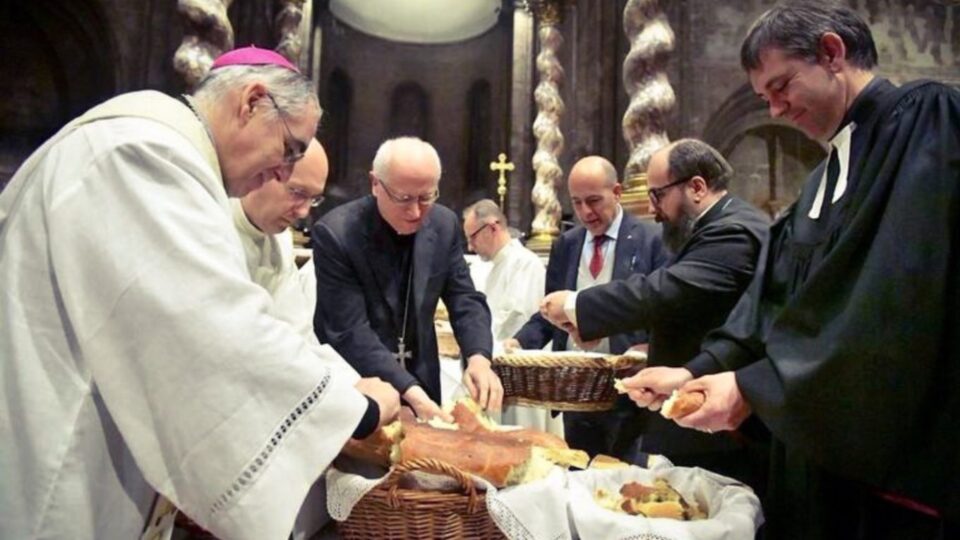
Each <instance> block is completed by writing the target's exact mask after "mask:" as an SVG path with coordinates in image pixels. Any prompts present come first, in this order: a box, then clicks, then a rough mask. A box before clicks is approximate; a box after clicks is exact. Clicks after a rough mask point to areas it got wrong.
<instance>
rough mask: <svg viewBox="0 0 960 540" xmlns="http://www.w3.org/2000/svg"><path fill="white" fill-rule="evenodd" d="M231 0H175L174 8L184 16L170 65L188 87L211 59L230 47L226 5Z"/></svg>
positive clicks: (205, 71) (231, 29) (206, 69)
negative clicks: (181, 31)
mask: <svg viewBox="0 0 960 540" xmlns="http://www.w3.org/2000/svg"><path fill="white" fill-rule="evenodd" d="M232 3H233V0H178V2H177V11H179V12H180V16H181V17H183V19H184V22H185V24H184V27H185V30H184V33H183V40H182V41H181V42H180V46H179V47H178V48H177V52H176V53H175V54H174V55H173V67H174V69H175V70H176V71H177V73H179V74H180V75H181V76H182V77H183V80H184V82H185V83H186V85H187V89H188V90H193V88H194V87H195V86H196V85H197V83H198V82H200V79H202V78H203V77H204V76H205V75H206V74H207V72H208V71H210V66H211V65H213V60H214V59H215V58H216V57H217V56H219V55H220V54H221V53H223V52H224V51H228V50H230V49H232V48H233V27H232V26H231V25H230V19H228V18H227V8H229V7H230V4H232Z"/></svg>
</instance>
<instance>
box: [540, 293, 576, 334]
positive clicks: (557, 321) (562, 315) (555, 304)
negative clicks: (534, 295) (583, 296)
mask: <svg viewBox="0 0 960 540" xmlns="http://www.w3.org/2000/svg"><path fill="white" fill-rule="evenodd" d="M569 294H570V291H554V292H552V293H550V294H548V295H546V296H544V297H543V300H541V301H540V315H541V316H543V318H544V319H546V320H548V321H550V323H551V324H553V325H555V326H559V327H560V328H564V325H565V324H570V323H571V322H572V321H571V320H570V318H569V317H567V313H566V311H564V310H563V303H564V302H566V300H567V296H568V295H569Z"/></svg>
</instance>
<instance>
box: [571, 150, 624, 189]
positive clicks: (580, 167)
mask: <svg viewBox="0 0 960 540" xmlns="http://www.w3.org/2000/svg"><path fill="white" fill-rule="evenodd" d="M617 181H618V179H617V169H615V168H614V166H613V164H612V163H610V162H609V161H607V159H606V158H603V157H601V156H587V157H585V158H583V159H581V160H580V161H578V162H576V163H574V165H573V168H572V169H570V177H569V182H570V183H571V184H572V183H574V182H577V183H584V182H589V183H596V182H601V183H602V184H603V186H604V187H609V188H612V187H613V185H614V184H616V183H617Z"/></svg>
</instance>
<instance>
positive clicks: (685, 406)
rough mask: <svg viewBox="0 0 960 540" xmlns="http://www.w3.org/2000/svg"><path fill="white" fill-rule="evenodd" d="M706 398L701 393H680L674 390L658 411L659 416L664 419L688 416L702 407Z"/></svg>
mask: <svg viewBox="0 0 960 540" xmlns="http://www.w3.org/2000/svg"><path fill="white" fill-rule="evenodd" d="M706 399H707V396H706V394H704V393H703V392H681V391H679V390H674V391H673V393H672V394H670V397H669V398H667V400H666V401H664V402H663V407H661V409H660V415H661V416H663V417H664V418H668V419H671V420H672V419H674V418H683V417H684V416H687V415H688V414H690V413H692V412H694V411H696V410H697V409H699V408H700V407H703V402H704V401H706Z"/></svg>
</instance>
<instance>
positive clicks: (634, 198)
mask: <svg viewBox="0 0 960 540" xmlns="http://www.w3.org/2000/svg"><path fill="white" fill-rule="evenodd" d="M623 30H624V33H625V34H626V36H627V40H628V41H629V42H630V51H629V52H628V53H627V57H626V59H624V61H623V86H624V88H625V89H626V91H627V95H628V96H629V97H630V103H629V105H627V110H626V112H625V113H624V115H623V138H624V139H625V140H626V141H627V147H628V148H629V149H630V157H629V159H628V160H627V166H626V167H625V169H624V172H623V177H624V180H625V185H624V188H625V189H624V193H623V197H622V199H621V203H622V204H623V207H624V208H626V209H627V211H628V212H630V213H632V214H634V215H637V216H640V217H649V216H650V214H651V209H650V200H649V198H648V196H647V174H646V170H647V163H649V161H650V156H651V155H652V154H653V153H654V152H656V151H657V149H659V148H660V147H662V146H663V145H665V144H667V143H668V142H670V141H669V139H668V138H667V130H666V127H665V125H664V124H665V120H666V115H667V113H668V112H669V111H670V109H672V108H673V106H674V105H675V103H676V96H675V95H674V93H673V88H672V87H671V86H670V81H669V80H668V79H667V74H666V72H665V67H666V63H667V60H668V59H669V57H670V53H671V52H672V51H673V47H674V35H673V29H672V28H670V23H669V22H668V21H667V18H666V16H665V15H664V14H663V11H662V10H661V9H660V5H659V1H658V0H628V2H627V4H626V6H625V7H624V9H623Z"/></svg>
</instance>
